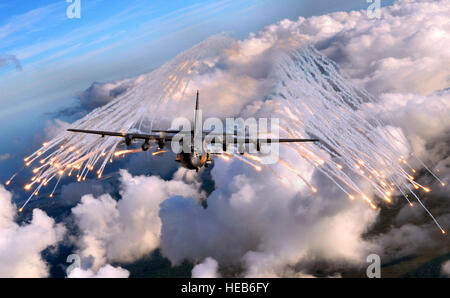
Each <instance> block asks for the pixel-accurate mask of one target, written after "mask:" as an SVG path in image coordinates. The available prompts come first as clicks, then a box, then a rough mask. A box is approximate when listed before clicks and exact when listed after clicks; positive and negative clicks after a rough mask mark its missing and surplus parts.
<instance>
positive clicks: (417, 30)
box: [262, 0, 450, 95]
mask: <svg viewBox="0 0 450 298" xmlns="http://www.w3.org/2000/svg"><path fill="white" fill-rule="evenodd" d="M449 14H450V1H448V0H439V1H434V0H433V1H410V0H397V1H396V2H395V3H394V4H393V5H391V6H387V7H384V8H382V12H381V18H380V19H369V18H368V17H367V15H366V11H364V10H363V11H352V12H349V13H346V12H337V13H332V14H328V15H323V16H316V17H311V18H306V19H305V18H302V17H300V18H299V19H298V20H297V21H289V20H285V21H283V22H281V23H280V24H278V25H273V26H269V27H268V29H267V30H265V31H263V33H262V35H263V36H264V38H265V39H275V38H279V36H283V35H286V34H288V35H291V36H294V37H295V38H299V39H304V40H305V41H309V42H312V43H313V44H314V45H315V46H316V47H317V48H318V49H319V50H320V51H322V52H323V53H324V54H326V55H327V56H328V57H329V58H330V59H332V60H333V61H335V62H337V63H338V64H339V66H340V67H341V68H342V69H343V70H344V71H345V72H346V73H347V74H349V75H350V76H351V77H352V78H353V79H355V80H357V81H359V82H360V83H361V84H363V85H364V86H365V87H366V89H367V90H369V91H370V92H371V93H373V94H376V95H377V94H381V93H384V92H408V93H409V92H418V93H421V94H429V93H431V92H433V91H436V90H439V89H443V88H447V87H449V85H450V71H449V69H450V64H449V63H450V53H449V51H448V47H449V45H450V35H449V34H448V32H449V31H450V22H449V21H448V15H449Z"/></svg>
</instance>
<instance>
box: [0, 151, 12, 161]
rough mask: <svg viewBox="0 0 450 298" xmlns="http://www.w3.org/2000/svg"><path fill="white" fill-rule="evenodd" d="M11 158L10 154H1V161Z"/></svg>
mask: <svg viewBox="0 0 450 298" xmlns="http://www.w3.org/2000/svg"><path fill="white" fill-rule="evenodd" d="M10 158H11V154H9V153H5V154H0V161H5V160H7V159H10Z"/></svg>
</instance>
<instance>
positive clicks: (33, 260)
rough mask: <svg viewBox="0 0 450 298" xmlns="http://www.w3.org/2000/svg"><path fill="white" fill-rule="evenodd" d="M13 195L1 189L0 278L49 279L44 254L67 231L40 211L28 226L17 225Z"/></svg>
mask: <svg viewBox="0 0 450 298" xmlns="http://www.w3.org/2000/svg"><path fill="white" fill-rule="evenodd" d="M11 199H12V194H11V193H9V192H8V191H7V190H5V188H4V187H3V186H0V276H1V277H22V278H23V277H47V276H48V275H49V269H48V266H47V264H46V263H45V261H44V260H43V259H42V256H41V253H42V251H44V250H45V249H47V248H49V247H53V246H55V245H57V244H58V242H60V241H61V240H62V238H63V236H64V233H65V228H64V226H63V225H62V224H55V221H54V220H53V219H52V218H50V217H48V216H47V215H46V214H45V213H44V212H43V211H41V210H39V209H35V210H33V217H32V219H31V222H30V223H28V224H23V225H18V224H17V223H15V221H14V218H15V216H16V210H17V209H16V207H15V206H14V205H13V204H12V203H11Z"/></svg>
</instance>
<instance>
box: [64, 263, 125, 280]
mask: <svg viewBox="0 0 450 298" xmlns="http://www.w3.org/2000/svg"><path fill="white" fill-rule="evenodd" d="M129 276H130V272H129V271H128V270H125V269H123V268H122V267H113V266H111V265H109V264H108V265H105V266H103V267H101V268H100V269H99V270H98V272H97V273H94V272H93V271H92V270H91V269H87V270H83V269H80V268H75V269H73V270H72V271H71V272H70V274H69V276H68V278H128V277H129Z"/></svg>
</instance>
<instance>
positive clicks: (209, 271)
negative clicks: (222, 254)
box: [192, 258, 220, 278]
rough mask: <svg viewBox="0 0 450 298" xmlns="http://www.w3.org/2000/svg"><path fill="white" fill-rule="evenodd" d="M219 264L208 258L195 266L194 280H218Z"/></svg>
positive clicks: (193, 270)
mask: <svg viewBox="0 0 450 298" xmlns="http://www.w3.org/2000/svg"><path fill="white" fill-rule="evenodd" d="M218 269H219V263H217V261H216V260H214V259H213V258H206V259H205V260H204V261H203V262H202V263H200V264H197V265H195V267H194V268H193V269H192V278H217V277H220V274H219V272H218Z"/></svg>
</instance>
